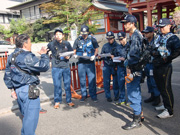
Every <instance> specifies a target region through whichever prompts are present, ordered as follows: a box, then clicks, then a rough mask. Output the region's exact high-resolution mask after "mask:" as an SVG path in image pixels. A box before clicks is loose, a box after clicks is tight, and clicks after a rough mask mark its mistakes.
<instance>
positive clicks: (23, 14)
mask: <svg viewBox="0 0 180 135" xmlns="http://www.w3.org/2000/svg"><path fill="white" fill-rule="evenodd" d="M22 16H23V17H25V18H26V19H27V20H30V12H29V8H26V9H23V10H22Z"/></svg>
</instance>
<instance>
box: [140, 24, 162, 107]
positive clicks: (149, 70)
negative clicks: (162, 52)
mask: <svg viewBox="0 0 180 135" xmlns="http://www.w3.org/2000/svg"><path fill="white" fill-rule="evenodd" d="M142 33H143V34H144V35H145V37H146V38H147V41H148V44H147V47H148V48H149V50H150V51H151V50H152V49H151V48H154V46H155V45H154V28H153V27H150V26H147V27H146V28H145V30H143V31H142ZM152 60H153V57H151V58H150V60H149V61H148V63H147V64H146V66H145V69H144V70H145V74H146V76H147V86H148V92H149V93H151V96H150V98H148V99H146V100H144V102H145V103H150V102H153V103H152V105H153V106H157V105H159V103H160V102H161V99H160V92H159V90H158V88H157V85H156V82H155V80H154V75H153V70H154V66H153V63H152Z"/></svg>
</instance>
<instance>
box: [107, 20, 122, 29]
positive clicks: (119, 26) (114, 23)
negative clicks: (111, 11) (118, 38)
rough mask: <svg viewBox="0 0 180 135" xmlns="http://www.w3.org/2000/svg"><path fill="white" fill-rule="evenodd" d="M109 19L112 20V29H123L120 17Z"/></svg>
mask: <svg viewBox="0 0 180 135" xmlns="http://www.w3.org/2000/svg"><path fill="white" fill-rule="evenodd" d="M109 21H110V31H120V30H123V26H122V23H121V22H120V21H119V20H118V19H109Z"/></svg>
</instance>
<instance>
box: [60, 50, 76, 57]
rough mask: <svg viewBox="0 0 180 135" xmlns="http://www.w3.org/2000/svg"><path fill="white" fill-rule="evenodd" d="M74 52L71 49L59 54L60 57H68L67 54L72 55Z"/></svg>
mask: <svg viewBox="0 0 180 135" xmlns="http://www.w3.org/2000/svg"><path fill="white" fill-rule="evenodd" d="M73 54H74V51H70V52H64V53H59V56H60V57H66V56H70V55H73Z"/></svg>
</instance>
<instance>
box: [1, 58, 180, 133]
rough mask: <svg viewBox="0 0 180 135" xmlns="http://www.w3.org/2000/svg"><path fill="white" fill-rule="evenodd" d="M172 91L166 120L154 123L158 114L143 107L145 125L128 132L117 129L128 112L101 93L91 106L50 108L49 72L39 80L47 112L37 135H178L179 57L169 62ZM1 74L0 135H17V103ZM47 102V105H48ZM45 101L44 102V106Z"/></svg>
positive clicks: (18, 125)
mask: <svg viewBox="0 0 180 135" xmlns="http://www.w3.org/2000/svg"><path fill="white" fill-rule="evenodd" d="M173 66H174V68H173V69H174V70H173V76H172V88H173V92H174V98H175V104H174V116H173V117H172V118H168V119H164V120H161V119H158V118H156V117H155V116H156V115H157V114H158V113H160V112H157V111H155V110H154V107H152V106H151V104H145V103H143V104H142V105H143V111H144V115H145V122H143V126H142V128H139V129H134V130H132V131H125V130H123V129H122V128H121V126H123V125H125V123H126V122H128V121H130V120H131V119H130V118H129V117H128V115H129V114H130V113H131V109H130V108H129V107H127V106H122V107H119V106H116V105H115V104H114V103H115V102H112V103H108V102H107V101H106V100H105V96H104V93H102V94H99V95H98V99H99V102H98V103H94V102H92V101H91V99H90V98H88V101H87V102H85V103H80V102H79V101H78V100H77V99H73V102H74V103H75V105H76V106H75V107H74V108H70V107H68V106H67V105H66V103H65V97H63V101H64V102H63V104H62V105H61V107H60V109H57V110H55V109H54V108H53V100H49V99H53V84H52V78H51V70H49V71H48V72H46V73H42V74H41V76H40V80H41V84H40V85H39V87H40V89H41V97H40V99H41V101H43V103H41V106H42V107H43V108H44V109H47V110H48V112H47V113H46V114H41V115H40V119H39V123H38V128H37V130H36V134H37V135H59V134H61V135H84V134H86V135H116V134H122V135H136V134H137V135H178V134H179V133H180V128H179V123H180V113H179V112H180V108H179V103H180V98H179V95H180V91H179V89H180V84H179V82H180V77H179V76H180V69H179V67H180V57H179V58H177V59H176V60H175V61H173ZM3 74H4V71H0V86H1V87H0V97H1V98H0V135H19V134H20V129H21V126H22V123H21V115H20V113H19V111H18V110H16V111H13V112H11V111H10V110H11V109H12V108H13V109H14V108H17V103H16V101H14V100H13V99H12V98H10V91H9V90H8V89H7V88H6V87H5V85H4V82H3ZM142 97H143V100H144V99H146V98H147V97H149V94H148V93H147V86H146V83H144V84H142ZM48 100H49V101H48ZM44 101H46V102H44Z"/></svg>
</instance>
